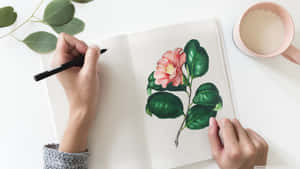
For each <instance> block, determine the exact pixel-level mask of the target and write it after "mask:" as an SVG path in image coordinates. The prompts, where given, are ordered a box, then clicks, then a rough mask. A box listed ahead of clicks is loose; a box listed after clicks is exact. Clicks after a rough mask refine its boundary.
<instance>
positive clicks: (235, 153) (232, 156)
mask: <svg viewBox="0 0 300 169" xmlns="http://www.w3.org/2000/svg"><path fill="white" fill-rule="evenodd" d="M240 155H241V151H240V150H239V149H237V148H235V149H232V150H230V151H229V153H228V157H229V158H230V159H233V160H236V159H238V158H239V157H240Z"/></svg>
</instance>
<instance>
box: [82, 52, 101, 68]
mask: <svg viewBox="0 0 300 169" xmlns="http://www.w3.org/2000/svg"><path fill="white" fill-rule="evenodd" d="M99 56H100V48H99V47H97V46H91V47H89V48H88V49H87V52H86V54H85V58H84V65H83V69H85V70H87V71H92V72H97V64H98V63H97V62H98V58H99Z"/></svg>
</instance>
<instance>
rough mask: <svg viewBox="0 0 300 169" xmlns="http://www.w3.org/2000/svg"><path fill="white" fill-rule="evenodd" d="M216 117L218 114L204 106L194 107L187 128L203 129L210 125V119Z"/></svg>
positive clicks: (189, 115)
mask: <svg viewBox="0 0 300 169" xmlns="http://www.w3.org/2000/svg"><path fill="white" fill-rule="evenodd" d="M216 115H217V112H216V111H214V110H213V109H211V108H209V107H206V106H202V105H196V106H193V107H192V108H191V109H190V110H189V112H188V115H187V119H186V127H187V128H189V129H192V130H199V129H203V128H205V127H207V126H208V125H209V119H210V118H211V117H216Z"/></svg>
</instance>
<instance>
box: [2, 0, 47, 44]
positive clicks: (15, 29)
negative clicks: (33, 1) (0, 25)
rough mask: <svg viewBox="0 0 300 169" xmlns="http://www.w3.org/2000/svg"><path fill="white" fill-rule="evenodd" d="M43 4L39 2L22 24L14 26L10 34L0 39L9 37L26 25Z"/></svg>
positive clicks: (42, 0)
mask: <svg viewBox="0 0 300 169" xmlns="http://www.w3.org/2000/svg"><path fill="white" fill-rule="evenodd" d="M43 2H44V0H41V1H40V3H39V4H38V6H37V7H36V8H35V10H34V11H33V13H32V14H31V16H30V17H28V18H27V19H26V20H25V21H24V22H22V23H21V24H20V25H18V26H16V27H15V28H14V29H12V30H11V31H10V32H8V33H7V34H4V35H2V36H0V39H2V38H5V37H7V36H9V35H11V34H12V33H14V32H15V31H17V30H18V29H19V28H21V27H22V26H24V25H25V24H26V23H28V22H29V21H30V20H31V18H33V17H34V15H35V14H36V12H37V11H38V10H39V8H40V7H41V5H42V3H43Z"/></svg>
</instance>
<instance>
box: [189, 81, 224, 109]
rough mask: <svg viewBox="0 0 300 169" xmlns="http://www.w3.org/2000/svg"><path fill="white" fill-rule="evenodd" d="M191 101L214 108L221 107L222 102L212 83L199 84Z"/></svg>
mask: <svg viewBox="0 0 300 169" xmlns="http://www.w3.org/2000/svg"><path fill="white" fill-rule="evenodd" d="M193 103H195V104H200V105H204V106H209V107H212V108H214V109H215V110H219V109H221V108H222V105H223V102H222V98H221V96H220V95H219V91H218V89H217V87H216V86H215V85H214V84H213V83H204V84H202V85H200V86H199V87H198V89H197V91H196V94H195V96H194V98H193Z"/></svg>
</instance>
